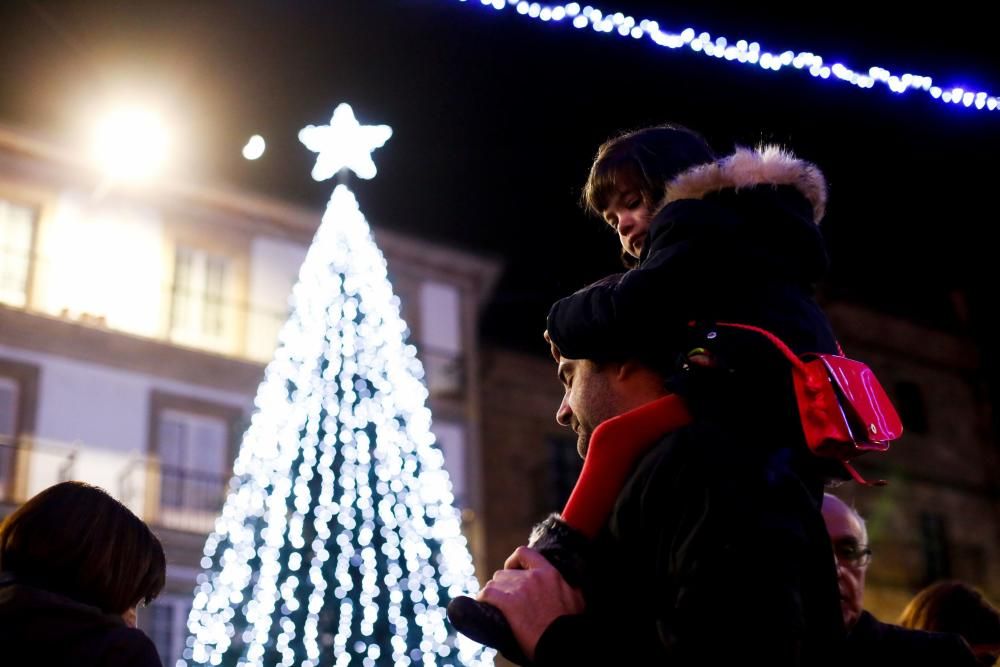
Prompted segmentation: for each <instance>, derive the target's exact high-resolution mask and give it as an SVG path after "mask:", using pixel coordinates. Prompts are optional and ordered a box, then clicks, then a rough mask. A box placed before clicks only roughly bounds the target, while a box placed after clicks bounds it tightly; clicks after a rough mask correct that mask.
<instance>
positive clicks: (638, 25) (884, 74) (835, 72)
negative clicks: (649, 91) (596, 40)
mask: <svg viewBox="0 0 1000 667" xmlns="http://www.w3.org/2000/svg"><path fill="white" fill-rule="evenodd" d="M458 2H462V3H465V2H469V4H481V5H483V6H485V7H491V8H492V9H494V10H496V11H502V10H506V9H514V10H515V11H516V12H517V13H518V14H520V15H522V16H526V17H528V18H531V19H535V20H538V21H543V22H546V23H564V24H570V25H572V26H573V27H574V28H577V29H581V30H582V29H585V28H590V29H592V30H594V31H595V32H600V33H609V34H613V35H615V36H618V37H622V38H629V39H636V40H641V39H647V40H649V41H651V42H653V43H654V44H656V45H657V46H661V47H666V48H669V49H681V48H688V49H690V50H692V51H694V52H695V53H699V54H701V55H704V56H709V57H713V58H718V59H723V60H727V61H736V62H738V63H742V64H746V65H750V66H754V67H759V68H761V69H764V70H770V71H774V72H777V71H780V70H782V69H786V68H788V67H792V68H794V69H796V70H802V71H805V72H808V73H809V74H810V75H811V76H813V77H816V78H820V79H829V78H831V77H832V78H834V79H836V80H838V81H842V82H845V83H849V84H851V85H853V86H857V87H858V88H874V87H875V85H876V84H880V85H883V86H885V87H886V88H888V89H889V90H890V91H892V92H893V93H897V94H902V93H906V92H908V91H918V92H920V93H922V94H926V95H930V97H931V98H933V99H935V100H937V101H939V102H943V103H947V104H953V105H959V106H964V107H968V108H974V109H976V110H980V111H983V110H986V111H996V110H997V108H998V107H1000V99H998V98H997V96H995V95H991V94H990V93H987V92H985V91H979V90H967V89H965V88H963V87H955V86H952V87H942V86H940V85H936V84H935V83H934V81H933V79H932V78H931V77H929V76H923V75H919V74H911V73H905V74H901V75H900V74H893V73H892V72H890V71H889V70H887V69H885V68H883V67H870V68H869V69H868V71H867V72H865V71H855V70H852V69H851V68H849V67H847V66H846V65H844V64H842V63H832V64H831V63H828V62H827V61H826V60H824V59H823V57H822V56H819V55H817V54H815V53H811V52H809V51H801V52H795V51H788V50H786V51H781V52H770V51H765V50H763V49H762V47H761V45H760V44H759V43H758V42H755V41H748V40H745V39H739V40H735V41H733V40H730V39H727V38H726V37H713V36H712V35H710V34H709V33H707V32H702V31H698V30H696V29H694V28H684V29H683V30H680V31H678V32H670V31H667V30H665V29H663V28H661V27H660V25H659V23H658V22H656V21H653V20H649V19H640V20H638V21H637V20H636V19H635V18H633V17H631V16H627V15H625V14H623V13H621V12H615V13H608V12H604V11H602V10H600V9H597V8H596V7H593V6H591V5H585V6H581V5H580V4H579V3H577V2H570V3H568V4H551V5H546V4H541V3H538V2H527V0H479V2H478V3H476V0H458Z"/></svg>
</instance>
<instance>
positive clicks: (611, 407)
mask: <svg viewBox="0 0 1000 667" xmlns="http://www.w3.org/2000/svg"><path fill="white" fill-rule="evenodd" d="M545 339H546V340H547V341H548V342H549V346H550V347H551V350H552V357H553V359H555V361H556V364H557V365H558V366H557V371H556V372H557V373H558V376H559V381H560V382H562V385H563V389H564V390H565V393H564V394H563V399H562V402H561V403H560V404H559V409H558V410H557V411H556V421H557V422H559V424H560V425H562V426H566V427H568V428H571V429H573V432H574V433H576V435H577V444H576V449H577V451H578V452H579V453H580V456H586V455H587V447H588V446H589V445H590V436H591V435H593V433H594V429H596V428H597V426H598V425H599V424H600V423H601V422H603V421H605V420H608V419H610V418H612V417H616V416H618V415H620V414H623V413H625V412H628V411H629V410H632V409H634V408H637V407H639V406H641V405H645V404H646V403H649V402H650V401H653V400H656V399H657V398H659V397H661V396H664V395H665V394H666V393H667V390H666V389H665V388H664V385H663V378H662V376H661V375H660V374H659V373H657V372H656V371H654V370H652V369H650V368H648V367H647V366H645V365H643V364H641V363H639V362H636V361H604V362H596V361H593V360H591V359H570V358H567V357H564V356H562V354H561V353H560V352H559V348H558V347H556V345H555V343H553V342H552V340H551V339H550V338H549V335H548V332H546V334H545Z"/></svg>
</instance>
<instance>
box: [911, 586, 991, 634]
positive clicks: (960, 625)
mask: <svg viewBox="0 0 1000 667" xmlns="http://www.w3.org/2000/svg"><path fill="white" fill-rule="evenodd" d="M899 624H900V625H902V626H903V627H904V628H916V629H917V630H930V631H932V632H955V633H958V634H959V635H961V636H962V637H964V638H965V640H966V641H967V642H969V643H970V644H973V645H975V644H1000V611H998V610H997V609H996V607H994V606H993V605H991V604H990V603H989V602H988V601H987V600H986V598H984V597H983V594H982V593H980V592H979V591H978V590H976V589H975V588H973V587H972V586H969V585H967V584H964V583H962V582H960V581H942V582H939V583H936V584H933V585H931V586H928V587H927V588H925V589H923V590H922V591H920V592H919V593H917V594H916V596H914V598H913V599H912V600H910V603H909V604H907V605H906V609H904V610H903V614H902V616H900V617H899Z"/></svg>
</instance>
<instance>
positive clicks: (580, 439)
mask: <svg viewBox="0 0 1000 667" xmlns="http://www.w3.org/2000/svg"><path fill="white" fill-rule="evenodd" d="M590 436H591V433H590V432H589V431H580V432H579V433H577V435H576V452H577V454H579V455H580V458H581V459H585V458H587V450H588V449H589V448H590Z"/></svg>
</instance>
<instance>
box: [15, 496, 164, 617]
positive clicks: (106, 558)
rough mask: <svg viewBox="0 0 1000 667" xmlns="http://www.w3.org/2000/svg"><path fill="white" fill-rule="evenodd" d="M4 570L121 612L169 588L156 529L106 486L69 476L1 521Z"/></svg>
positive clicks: (27, 580) (41, 586) (66, 594)
mask: <svg viewBox="0 0 1000 667" xmlns="http://www.w3.org/2000/svg"><path fill="white" fill-rule="evenodd" d="M0 572H9V573H11V574H13V575H14V576H15V577H17V579H18V580H19V581H20V582H22V583H24V584H27V585H30V586H37V587H39V588H43V589H45V590H47V591H50V592H53V593H58V594H60V595H65V596H67V597H69V598H72V599H73V600H76V601H77V602H82V603H84V604H89V605H93V606H95V607H98V608H100V609H101V610H102V611H104V612H106V613H113V614H121V613H123V612H124V611H126V610H127V609H129V608H131V607H133V606H135V605H136V604H137V603H139V602H143V603H145V604H148V603H149V602H151V601H152V600H153V598H155V597H156V596H157V595H158V594H159V592H160V591H161V590H163V585H164V580H165V577H166V559H165V558H164V555H163V547H162V545H161V544H160V541H159V540H158V539H156V536H155V535H153V532H152V531H151V530H150V529H149V527H148V526H147V525H146V524H145V523H143V521H142V520H141V519H139V517H137V516H136V515H135V514H133V513H132V512H131V511H130V510H129V509H128V508H127V507H125V506H124V505H123V504H121V503H120V502H118V501H117V500H115V499H114V498H112V497H111V496H110V495H109V494H108V493H107V492H106V491H104V490H103V489H100V488H98V487H96V486H91V485H90V484H84V483H83V482H62V483H60V484H56V485H55V486H51V487H49V488H47V489H45V490H44V491H42V492H41V493H39V494H38V495H36V496H35V497H33V498H32V499H31V500H29V501H28V502H26V503H24V505H22V506H21V507H20V508H18V509H17V511H15V512H14V513H13V514H11V515H10V516H9V517H7V519H6V520H5V521H4V522H3V523H2V524H0Z"/></svg>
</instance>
